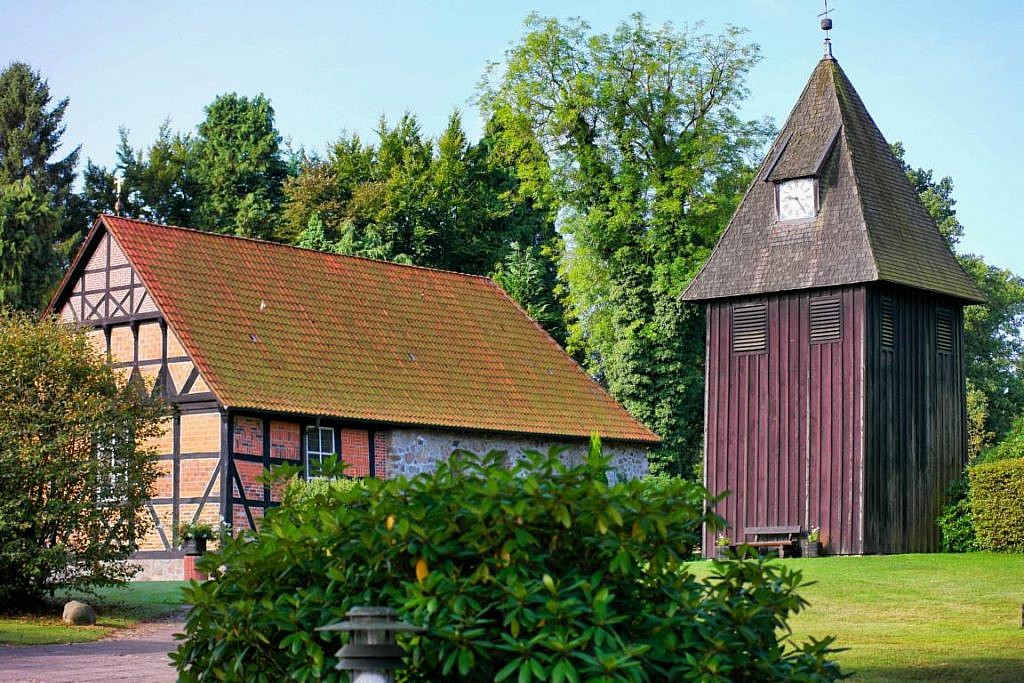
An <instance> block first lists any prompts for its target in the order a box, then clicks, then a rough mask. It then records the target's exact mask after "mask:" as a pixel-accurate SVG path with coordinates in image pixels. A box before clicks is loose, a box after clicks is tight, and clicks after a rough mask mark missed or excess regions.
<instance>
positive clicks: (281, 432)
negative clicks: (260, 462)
mask: <svg viewBox="0 0 1024 683" xmlns="http://www.w3.org/2000/svg"><path fill="white" fill-rule="evenodd" d="M301 439H302V434H301V432H300V430H299V425H298V424H296V423H294V422H281V421H279V420H271V421H270V457H272V458H284V459H286V460H294V461H296V462H298V461H299V460H300V459H301V457H302V450H301V448H302V442H301Z"/></svg>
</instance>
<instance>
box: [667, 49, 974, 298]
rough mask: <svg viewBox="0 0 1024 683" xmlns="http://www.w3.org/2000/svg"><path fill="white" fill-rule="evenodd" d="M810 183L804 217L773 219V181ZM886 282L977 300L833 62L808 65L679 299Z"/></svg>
mask: <svg viewBox="0 0 1024 683" xmlns="http://www.w3.org/2000/svg"><path fill="white" fill-rule="evenodd" d="M798 177H816V178H817V179H818V200H819V210H818V212H817V214H816V216H815V217H814V218H813V219H810V220H805V221H787V222H784V223H782V222H779V221H777V220H776V208H775V182H777V181H782V180H785V179H788V178H798ZM876 281H880V282H889V283H894V284H898V285H903V286H907V287H913V288H916V289H921V290H926V291H929V292H933V293H936V294H940V295H944V296H948V297H952V298H954V299H959V300H961V301H963V302H965V303H980V302H983V301H984V297H983V295H982V293H981V291H980V290H979V289H978V287H977V285H976V284H975V283H974V281H973V280H972V279H971V278H970V276H969V275H967V273H966V272H965V271H964V269H963V268H962V267H961V266H960V264H959V263H958V262H957V260H956V258H955V257H954V256H953V254H952V252H951V251H950V250H949V248H948V247H947V246H946V243H945V240H943V238H942V236H941V234H940V233H939V231H938V228H937V227H936V226H935V223H934V222H933V221H932V219H931V217H930V216H929V214H928V212H927V210H926V209H925V208H924V206H923V205H922V204H921V201H920V199H919V198H918V196H917V193H916V192H915V191H914V189H913V187H912V186H911V185H910V182H909V181H908V180H907V178H906V175H905V174H904V173H903V169H902V168H901V167H900V164H899V162H898V160H897V159H896V158H895V157H894V156H893V154H892V151H891V150H890V148H889V145H888V143H886V141H885V138H884V137H883V136H882V133H881V132H880V131H879V130H878V127H877V126H876V125H875V122H874V121H873V120H872V119H871V116H870V114H868V112H867V109H866V108H865V107H864V103H863V102H862V101H861V99H860V97H859V96H858V95H857V92H856V91H855V90H854V88H853V85H852V84H851V83H850V81H849V79H848V78H847V77H846V74H845V73H843V70H842V69H841V68H840V67H839V63H838V62H837V61H835V60H834V59H832V58H828V57H826V58H825V59H823V60H822V61H821V62H819V63H818V65H817V67H816V68H815V69H814V72H813V73H812V74H811V77H810V80H809V81H808V82H807V85H806V87H805V88H804V91H803V93H802V94H801V95H800V99H799V100H798V101H797V103H796V106H795V107H794V108H793V111H792V112H791V113H790V115H789V119H788V120H787V121H786V123H785V125H784V126H783V127H782V130H781V131H780V132H779V137H778V138H777V139H776V141H775V144H774V145H773V146H772V149H771V150H770V151H769V153H768V155H767V157H766V159H765V163H764V165H763V166H762V169H761V171H760V172H759V173H758V175H757V176H756V178H755V179H754V181H753V183H752V184H751V186H750V188H749V189H748V190H747V194H746V195H745V196H744V198H743V201H742V202H740V205H739V207H738V208H737V209H736V213H735V214H733V217H732V220H731V221H730V222H729V225H728V227H727V228H726V230H725V232H724V233H723V234H722V237H721V239H720V240H719V242H718V244H717V246H716V247H715V250H714V252H713V253H712V255H711V257H710V258H709V259H708V262H707V263H706V264H705V265H704V268H703V269H702V270H701V271H700V273H698V275H697V277H696V278H694V280H693V282H691V283H690V286H689V287H688V288H687V290H686V291H685V292H684V293H683V299H685V300H690V301H701V300H708V299H717V298H726V297H739V296H751V295H758V294H766V293H770V292H783V291H791V290H801V289H812V288H818V287H834V286H841V285H848V284H857V283H865V282H876Z"/></svg>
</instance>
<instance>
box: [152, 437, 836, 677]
mask: <svg viewBox="0 0 1024 683" xmlns="http://www.w3.org/2000/svg"><path fill="white" fill-rule="evenodd" d="M608 471H609V470H608V462H607V461H606V460H605V459H603V458H602V457H601V456H600V452H599V448H596V449H592V452H591V455H590V457H589V458H588V459H587V461H586V462H585V463H582V464H578V465H565V464H563V463H562V462H561V461H560V459H559V452H558V451H555V450H553V451H552V452H549V453H547V454H540V453H530V454H527V456H526V457H525V458H524V459H521V460H518V461H516V462H509V459H508V458H507V457H506V455H505V454H504V453H498V452H492V453H489V454H487V455H484V456H476V455H472V454H469V453H466V452H456V453H454V454H453V455H452V457H451V459H450V460H449V461H448V462H447V463H443V464H440V465H439V466H438V467H437V469H436V471H435V472H433V473H431V474H422V475H419V476H417V477H415V478H413V479H396V480H389V481H380V480H375V479H368V480H366V481H365V483H364V484H363V485H361V486H348V485H346V486H340V487H338V486H326V485H323V484H316V485H315V486H314V487H312V488H311V489H310V490H309V491H307V492H306V494H305V495H301V496H297V497H296V496H293V497H292V498H291V501H292V502H291V503H290V504H288V505H284V506H282V507H280V508H278V509H276V510H273V511H271V512H270V513H269V514H268V515H267V517H266V518H265V520H264V523H263V528H262V529H261V530H260V531H259V532H258V533H256V534H252V535H250V536H248V537H246V538H243V539H235V540H233V541H229V542H227V543H226V545H225V547H224V548H223V549H222V550H220V551H219V552H217V553H213V554H210V555H208V556H207V557H206V558H205V559H204V560H203V561H202V562H201V563H200V568H201V569H203V570H205V571H208V572H210V576H211V578H210V580H209V581H207V582H204V583H201V584H200V583H197V582H193V583H192V584H191V586H190V588H188V589H187V590H186V594H187V598H188V601H189V602H191V603H192V604H193V609H192V611H191V612H190V614H189V616H188V620H187V624H186V633H185V638H186V639H185V641H184V642H183V643H182V644H181V645H180V647H179V648H178V650H177V652H176V653H174V654H173V655H172V658H173V659H174V660H175V663H176V665H177V667H178V670H179V672H180V674H181V677H182V680H185V681H190V680H197V679H202V680H245V681H250V680H251V681H271V680H274V681H276V680H283V679H294V680H300V681H303V680H305V681H309V680H345V678H344V674H341V673H339V672H337V671H335V670H334V665H335V663H336V660H335V658H334V653H335V652H336V651H337V650H338V648H339V647H340V646H341V644H342V643H341V642H340V640H339V639H338V634H336V633H325V632H318V631H316V630H315V629H316V628H317V627H318V626H323V625H325V624H329V623H331V622H334V621H338V620H340V619H342V618H343V617H344V614H345V613H346V611H347V610H349V609H350V608H352V607H354V606H358V605H372V606H389V607H394V608H396V609H397V610H398V611H399V613H400V615H401V616H402V618H403V619H405V620H406V621H409V622H411V623H414V624H417V625H419V626H423V627H426V628H427V629H428V631H427V632H426V633H424V634H422V635H413V636H406V637H404V639H403V640H401V645H402V647H403V648H404V650H405V651H406V664H407V667H408V668H407V670H406V671H404V672H403V673H401V674H400V675H401V676H402V677H403V679H404V680H408V681H517V682H518V683H528V682H530V681H552V682H554V683H559V682H561V681H682V680H698V679H699V680H705V681H733V680H757V681H782V680H787V681H789V680H800V681H827V680H834V679H835V678H837V677H839V675H840V674H839V669H838V668H837V666H836V665H835V664H834V663H832V662H830V661H828V657H829V655H830V653H831V652H833V650H831V648H830V645H831V642H832V640H831V638H826V639H824V640H821V641H817V640H813V639H812V640H811V641H810V642H808V643H804V644H800V645H794V644H791V643H786V642H784V638H785V637H786V636H787V634H788V630H787V621H788V619H789V617H790V616H791V615H792V614H794V613H796V612H798V611H799V610H801V609H802V608H803V607H804V606H805V604H806V603H805V602H804V600H803V599H802V598H801V597H800V596H799V595H797V593H796V588H797V587H798V585H799V584H800V581H801V576H800V573H799V572H795V571H792V570H789V569H787V568H786V567H785V566H783V565H781V564H779V563H777V562H776V563H769V562H765V561H763V560H759V559H751V558H747V557H741V558H740V559H738V560H731V561H728V562H724V563H716V564H715V569H714V570H713V571H712V574H711V576H710V577H707V578H702V579H699V578H697V577H696V576H695V575H694V574H693V573H692V571H690V569H689V568H688V565H687V562H688V561H689V560H690V559H691V557H692V555H693V550H694V547H695V545H696V544H697V542H698V539H699V535H700V531H701V525H702V524H703V523H705V522H708V523H710V524H712V525H713V526H714V527H715V528H718V527H719V526H720V524H721V520H720V519H719V518H717V517H716V516H714V515H713V513H709V512H705V501H706V492H705V491H704V489H702V488H701V487H699V486H697V485H695V484H692V483H688V482H685V481H683V480H679V479H676V480H666V479H661V480H659V481H658V482H657V484H656V485H654V486H652V485H649V484H646V483H645V482H644V481H642V480H634V481H626V482H621V483H617V484H614V485H609V484H608V483H607V475H608Z"/></svg>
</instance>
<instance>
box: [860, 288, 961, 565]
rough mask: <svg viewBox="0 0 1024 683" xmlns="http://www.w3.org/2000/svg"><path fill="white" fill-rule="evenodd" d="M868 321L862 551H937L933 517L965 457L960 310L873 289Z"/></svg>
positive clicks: (954, 305)
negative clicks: (940, 318) (884, 319)
mask: <svg viewBox="0 0 1024 683" xmlns="http://www.w3.org/2000/svg"><path fill="white" fill-rule="evenodd" d="M884 296H888V297H891V300H892V302H893V311H894V316H893V322H894V330H893V344H892V349H891V350H887V349H883V348H882V344H881V309H882V297H884ZM940 308H943V309H945V310H946V311H948V312H949V313H950V314H951V322H952V352H951V353H940V352H939V351H938V349H937V348H936V335H935V332H936V318H937V311H938V310H939V309H940ZM867 322H868V337H867V338H868V348H869V349H870V351H869V353H868V378H869V379H868V386H867V410H868V420H867V424H868V432H867V449H868V458H867V463H866V468H865V479H866V484H865V487H866V489H867V499H866V504H867V514H866V515H865V527H866V528H865V541H866V547H865V551H866V552H874V553H891V552H930V551H935V550H938V548H939V536H938V528H937V526H936V524H935V518H936V516H937V515H938V513H939V511H940V510H941V507H942V505H943V503H944V502H945V494H946V490H947V488H948V486H949V484H950V482H952V481H953V480H954V479H955V478H956V477H957V476H959V474H960V471H961V470H962V468H963V466H964V463H965V461H966V457H967V433H966V423H967V406H966V387H965V381H964V369H963V363H964V359H963V313H962V309H961V308H960V306H959V304H957V303H955V302H951V301H950V302H947V301H943V300H941V299H938V300H937V299H936V297H934V296H931V295H927V294H924V293H916V292H912V291H909V290H902V289H896V288H872V290H871V291H870V293H869V297H868V317H867Z"/></svg>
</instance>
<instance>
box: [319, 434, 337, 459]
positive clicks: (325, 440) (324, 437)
mask: <svg viewBox="0 0 1024 683" xmlns="http://www.w3.org/2000/svg"><path fill="white" fill-rule="evenodd" d="M334 450H335V449H334V430H333V429H331V428H329V427H321V428H320V452H321V453H323V454H324V455H332V454H333V453H334Z"/></svg>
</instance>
